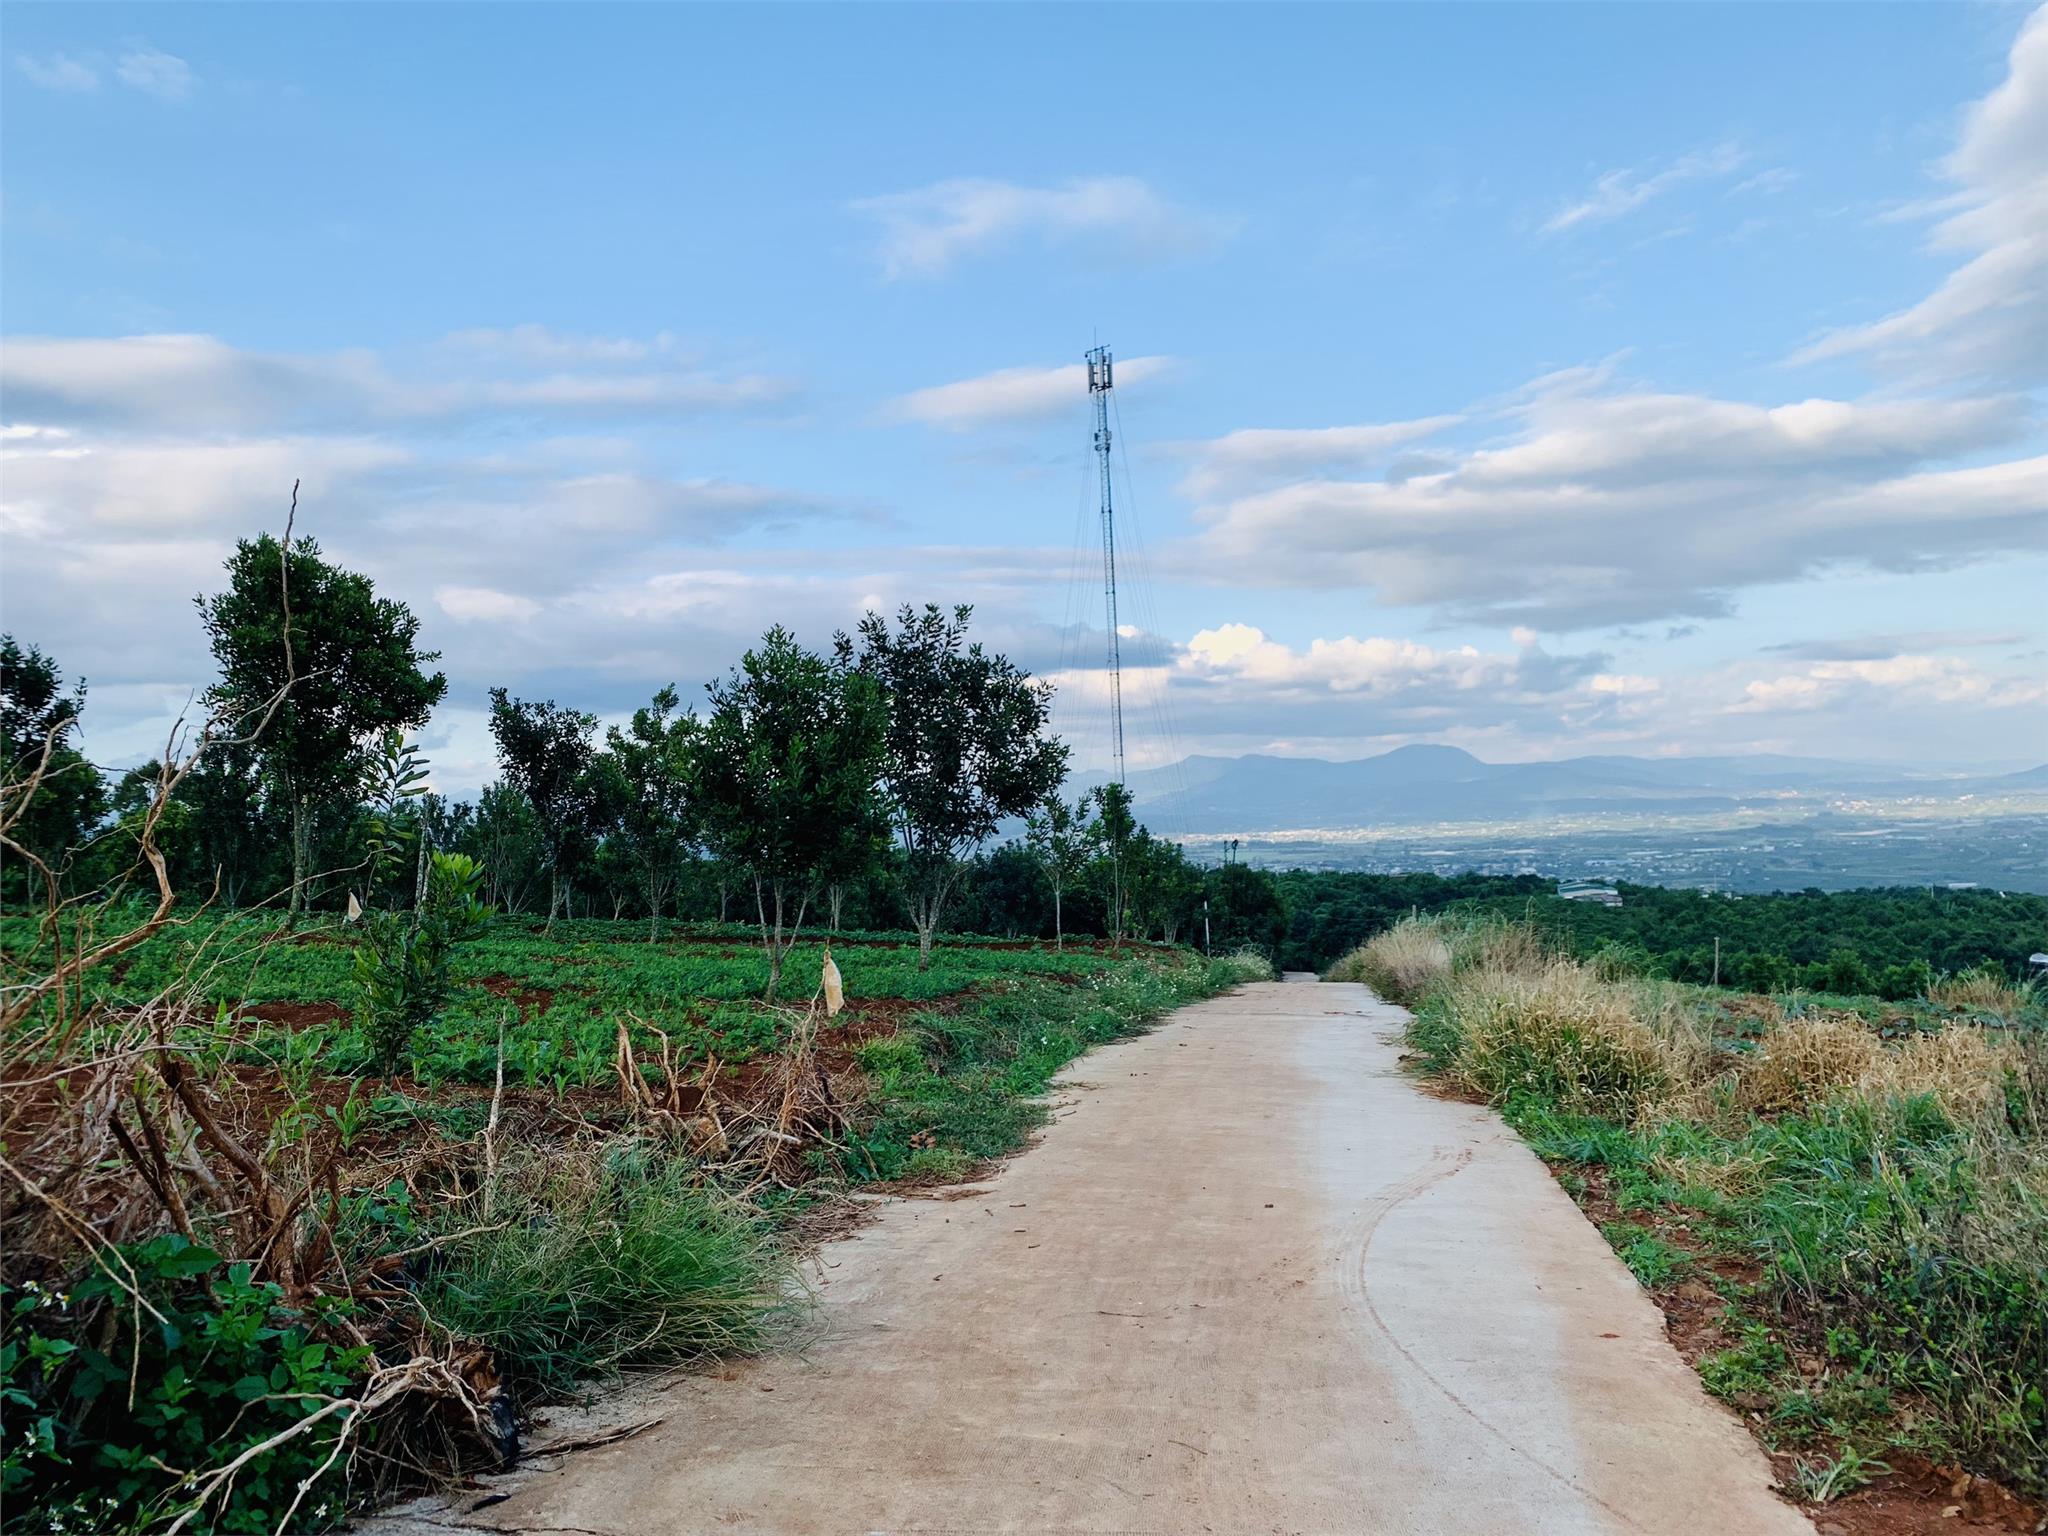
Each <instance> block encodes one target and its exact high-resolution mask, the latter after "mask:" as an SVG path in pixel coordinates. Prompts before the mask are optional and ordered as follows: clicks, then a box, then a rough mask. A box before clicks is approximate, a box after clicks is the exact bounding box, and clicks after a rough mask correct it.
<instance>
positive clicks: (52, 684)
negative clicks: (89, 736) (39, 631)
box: [0, 635, 107, 885]
mask: <svg viewBox="0 0 2048 1536" xmlns="http://www.w3.org/2000/svg"><path fill="white" fill-rule="evenodd" d="M84 708H85V683H84V681H83V680H82V679H81V680H80V681H79V683H78V684H77V685H76V686H75V687H74V688H73V689H72V690H71V691H70V692H69V693H66V692H65V691H64V674H63V673H62V672H61V671H60V670H59V669H58V667H57V663H56V662H55V661H53V660H52V659H51V658H50V657H48V656H46V655H44V654H43V652H41V651H40V650H38V649H36V647H34V646H33V645H31V646H26V647H24V646H22V645H20V644H18V643H17V642H16V640H15V638H14V636H12V635H0V752H4V753H5V754H6V758H5V761H4V762H0V785H4V788H0V827H4V829H5V832H4V836H5V838H6V840H7V842H8V843H11V844H12V845H13V850H12V851H14V852H15V853H16V857H15V858H12V859H7V860H4V861H0V863H4V864H5V865H6V866H7V867H8V868H9V872H10V873H12V872H13V870H14V869H15V868H17V867H18V866H19V862H20V859H21V857H22V856H23V855H26V856H27V857H28V858H29V859H32V860H34V861H35V862H36V863H39V864H41V865H42V866H43V867H44V868H45V869H47V870H48V871H49V878H50V879H51V880H53V881H58V882H61V881H62V879H63V876H64V873H65V870H66V867H67V865H68V862H69V859H70V856H71V855H72V853H73V852H74V851H75V850H77V849H78V848H79V847H80V846H81V845H82V844H83V843H84V842H85V841H86V839H87V838H88V836H90V834H91V832H92V830H93V828H94V827H95V826H96V825H97V824H98V823H99V820H100V818H101V817H102V816H103V815H105V813H106V809H107V785H106V780H104V779H103V778H101V777H100V771H99V770H98V769H97V768H95V767H94V766H93V765H92V764H91V763H90V762H88V761H87V760H86V757H85V754H84V753H82V752H80V751H79V750H78V748H77V746H76V745H75V744H74V743H73V741H72V737H73V735H74V734H75V733H76V731H77V729H78V717H79V714H80V712H81V711H82V710H83V709H84ZM13 883H14V882H13V881H12V880H10V881H9V882H8V884H9V885H12V884H13Z"/></svg>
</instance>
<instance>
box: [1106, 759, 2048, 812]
mask: <svg viewBox="0 0 2048 1536" xmlns="http://www.w3.org/2000/svg"><path fill="white" fill-rule="evenodd" d="M1130 785H1131V790H1132V793H1133V795H1134V797H1135V798H1136V801H1137V808H1138V811H1139V814H1140V816H1141V817H1145V818H1147V819H1149V820H1151V821H1152V822H1153V823H1154V824H1155V826H1159V827H1163V828H1171V829H1172V830H1174V831H1177V832H1186V833H1205V832H1213V833H1223V832H1237V831H1244V832H1256V831H1278V830H1282V829H1288V828H1324V829H1336V828H1344V827H1358V826H1369V825H1373V824H1376V823H1378V824H1396V825H1409V824H1415V823H1427V822H1473V821H1522V820H1538V819H1541V818H1543V817H1546V816H1562V815H1587V814H1599V813H1627V812H1634V813H1637V814H1646V815H1658V814H1664V815H1705V814H1713V813H1715V812H1734V811H1738V810H1742V809H1744V808H1748V807H1756V808H1763V807H1787V806H1788V802H1790V803H1798V802H1806V803H1808V804H1820V803H1825V802H1826V801H1829V800H1834V799H1841V798H1894V797H1899V796H1908V795H1911V796H1920V797H1933V798H1937V799H1946V798H1954V797H1961V796H1964V795H1983V794H2001V793H2004V794H2011V793H2025V792H2028V791H2031V790H2037V789H2048V764H2044V765H2043V766H2041V767H2039V768H2030V769H2026V770H2024V771H2022V772H2019V773H2011V774H2002V775H1989V774H1987V775H1970V776H1963V775H1954V774H1935V773H1916V772H1913V771H1911V770H1907V769H1900V768H1894V767H1885V766H1879V765H1876V764H1871V763H1856V762H1838V761H1833V760H1829V759H1825V758H1805V757H1782V756H1769V755H1758V756H1750V757H1688V758H1667V757H1655V758H1652V757H1619V756H1596V757H1573V758H1565V759H1562V760H1560V761H1556V762H1535V763H1489V762H1485V761H1482V760H1481V759H1479V758H1477V757H1474V756H1473V755H1472V754H1471V753H1470V752H1466V751H1464V750H1463V749H1461V748H1458V747H1437V746H1412V747H1399V748H1397V749H1395V750H1394V751H1392V752H1387V753H1383V754H1381V755H1380V756H1378V757H1367V758H1359V759H1357V760H1355V761H1350V762H1330V761H1327V760H1325V759H1322V758H1312V757H1264V756H1256V755H1254V756H1247V757H1190V758H1187V759H1185V760H1184V761H1182V762H1180V763H1178V764H1175V765H1172V766H1170V767H1165V768H1154V769H1146V770H1143V771H1140V772H1137V773H1133V774H1132V775H1131V776H1130Z"/></svg>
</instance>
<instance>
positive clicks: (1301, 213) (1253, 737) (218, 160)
mask: <svg viewBox="0 0 2048 1536" xmlns="http://www.w3.org/2000/svg"><path fill="white" fill-rule="evenodd" d="M4 54H5V59H4V65H0V67H4V71H5V73H4V82H0V128H4V133H5V143H6V150H5V155H4V160H0V195H4V203H0V209H4V220H5V222H4V229H0V270H4V291H0V335H4V343H0V417H4V421H5V427H6V431H7V434H8V435H7V438H6V441H5V443H4V449H5V452H6V454H7V462H6V463H5V465H4V466H0V470H4V473H0V501H4V504H5V516H6V522H5V524H4V541H5V542H4V544H0V561H4V564H0V598H4V600H5V603H6V607H7V610H8V615H7V619H6V622H7V624H8V626H9V627H10V628H11V629H12V630H13V631H15V632H16V633H17V634H19V635H21V636H23V637H24V638H29V639H33V640H35V641H37V642H38V643H40V644H42V645H44V646H45V647H46V648H48V649H50V650H52V651H54V652H55V653H56V654H57V655H58V656H59V657H60V659H61V660H62V661H63V662H64V663H65V665H66V666H67V667H68V668H69V669H71V670H72V671H74V672H80V673H84V674H85V675H87V676H88V677H89V678H90V679H91V682H92V687H93V695H92V706H91V709H90V711H89V713H88V722H89V724H90V726H91V737H90V741H91V745H92V748H93V750H94V751H95V753H96V754H97V755H99V756H101V757H103V758H105V759H107V760H109V761H121V760H124V759H133V758H134V757H135V756H137V755H139V754H141V753H144V752H146V751H148V750H150V748H151V747H152V746H153V745H154V744H155V742H156V740H157V739H158V738H160V736H161V735H162V733H163V731H164V729H165V728H166V727H167V725H168V723H169V719H170V718H171V717H172V716H173V715H174V714H175V712H176V710H177V708H178V707H179V705H180V703H181V702H182V700H183V699H184V698H185V697H186V695H187V694H188V693H189V691H190V690H191V689H192V688H193V687H195V686H199V685H203V683H204V682H205V681H206V679H207V666H206V657H205V653H204V648H203V645H202V644H201V643H200V640H199V637H198V635H197V632H196V625H195V624H194V622H193V620H192V617H191V614H190V608H189V599H190V595H191V594H192V593H193V592H194V591H197V590H199V589H201V588H202V587H206V586H209V585H210V584H211V582H212V578H213V573H214V572H215V571H217V569H218V566H219V562H220V560H221V558H222V557H223V555H224V554H225V552H226V550H227V548H228V547H230V546H231V544H232V541H233V539H234V538H235V537H236V536H238V535H246V534H248V533H251V532H253V531H256V530H257V529H260V528H265V527H274V526H275V525H276V523H277V522H278V519H279V514H280V512H281V509H282V505H283V501H284V497H285V493H286V491H287V490H288V487H289V484H290V481H291V479H292V477H293V476H294V475H299V476H303V477H304V478H305V481H306V493H305V495H304V497H303V500H302V506H303V514H304V515H303V518H302V523H301V526H302V527H305V528H307V529H309V530H310V531H312V532H313V533H314V534H315V535H316V536H317V537H319V538H320V539H321V541H322V543H323V545H324V546H325V547H326V548H327V549H328V550H329V551H330V552H331V553H333V554H334V555H336V556H337V557H340V558H342V559H344V560H347V561H348V562H350V563H352V564H355V565H358V566H360V567H362V568H364V569H366V570H368V571H370V572H371V573H372V574H373V575H375V576H376V577H377V579H378V581H379V583H380V586H382V587H384V588H386V589H388V590H390V591H392V592H394V593H397V594H399V595H402V596H404V597H405V598H407V599H408V600H409V601H411V602H413V603H414V604H415V606H416V607H417V608H418V609H419V611H420V612H421V614H422V615H423V618H424V620H425V631H426V634H427V637H428V639H429V641H430V642H431V643H432V644H434V645H436V646H438V647H439V648H440V649H441V650H442V651H443V652H444V653H445V657H446V665H447V667H448V670H449V673H450V678H451V685H452V686H451V691H450V697H449V700H448V703H447V705H446V706H445V707H444V709H443V711H442V713H441V715H440V717H439V718H438V719H437V721H436V723H435V725H434V727H433V728H432V729H431V730H430V731H429V733H428V736H427V740H428V743H429V746H430V748H431V749H432V750H433V751H434V752H435V754H436V756H437V759H438V762H439V765H440V771H441V775H442V778H443V781H444V782H445V783H447V784H448V785H450V786H451V787H455V788H462V787H466V786H469V785H473V784H474V783H476V782H478V781H479V780H480V779H481V778H483V777H484V776H486V775H488V773H489V763H488V754H487V744H486V742H485V738H484V736H483V733H482V728H481V709H482V705H483V695H484V691H485V689H486V688H488V687H489V686H491V685H492V684H497V683H503V684H505V685H507V686H510V687H511V688H512V689H513V690H514V691H515V692H521V693H538V694H551V695H553V696H555V697H558V698H561V699H563V700H564V701H575V702H579V703H582V704H584V705H585V706H586V707H591V708H595V709H598V710H601V711H603V712H605V713H607V714H615V713H619V712H623V711H625V710H629V709H630V708H631V707H632V705H633V704H634V703H635V702H636V701H638V700H641V699H644V698H645V697H646V695H647V694H648V693H649V692H651V691H652V690H653V689H654V688H655V687H658V686H660V685H661V684H662V683H665V682H669V681H671V680H673V681H676V682H678V683H680V684H682V685H684V686H685V688H686V690H692V691H693V690H694V689H695V687H696V685H698V684H699V683H701V682H702V680H703V679H704V678H706V677H707V676H709V675H711V674H712V673H714V672H716V671H718V670H722V669H723V667H724V666H725V665H727V664H728V663H729V662H730V661H731V660H732V659H733V657H734V656H735V655H736V654H737V652H738V651H739V649H740V648H741V647H742V646H743V645H744V644H745V643H746V642H747V640H748V639H749V638H750V637H752V636H754V635H757V634H758V633H759V631H760V630H761V629H762V628H763V627H764V626H765V625H766V624H768V623H769V622H772V621H776V620H784V621H789V622H792V623H793V624H794V625H795V627H797V628H798V629H799V631H800V632H802V633H803V634H804V635H805V636H806V638H809V639H812V640H813V641H814V642H817V643H823V642H824V641H825V640H827V639H828V638H829V635H830V633H831V631H832V630H833V629H834V628H836V627H840V626H844V625H850V623H851V622H852V620H853V619H854V618H855V617H856V616H857V615H858V613H859V611H860V610H861V608H862V607H863V606H864V605H868V604H894V603H896V602H899V601H904V600H919V601H921V600H924V599H927V598H931V599H936V600H941V601H947V602H952V601H961V600H965V601H973V602H975V603H976V604H977V605H978V608H979V612H980V623H981V626H982V627H983V628H984V629H985V631H986V632H987V633H988V635H989V636H990V638H991V639H993V640H994V641H996V643H999V644H1001V645H1003V646H1005V647H1006V648H1008V649H1011V650H1013V651H1014V652H1016V653H1017V654H1018V655H1019V656H1020V657H1022V658H1023V659H1025V660H1026V661H1027V662H1028V663H1030V664H1031V665H1033V666H1034V667H1035V668H1037V669H1039V670H1041V671H1044V672H1047V673H1049V674H1053V675H1056V676H1057V677H1058V679H1059V681H1060V683H1061V685H1062V699H1063V704H1062V711H1063V721H1064V723H1065V724H1066V726H1067V728H1068V729H1069V730H1070V731H1071V732H1072V733H1073V734H1074V735H1075V736H1076V738H1077V740H1078V743H1079V745H1080V746H1081V748H1082V753H1083V756H1084V757H1087V756H1090V755H1093V754H1095V753H1097V752H1099V750H1100V745H1101V719H1100V707H1099V701H1100V697H1101V679H1100V677H1099V675H1098V674H1097V673H1096V672H1095V671H1093V670H1092V665H1091V664H1092V662H1093V660H1094V658H1095V657H1096V655H1097V654H1098V651H1099V648H1100V645H1101V639H1102V637H1101V634H1100V631H1099V627H1098V628H1097V629H1096V630H1095V631H1093V632H1083V631H1079V630H1077V621H1081V620H1088V619H1092V620H1093V621H1094V622H1095V623H1096V624H1097V625H1098V626H1099V623H1100V620H1099V617H1096V610H1095V609H1094V607H1093V606H1092V604H1093V602H1094V601H1096V600H1098V599H1099V594H1098V593H1095V592H1094V591H1093V588H1092V586H1091V583H1090V581H1089V570H1088V558H1089V551H1088V549H1087V548H1085V547H1084V548H1080V549H1078V550H1077V542H1082V541H1084V540H1085V538H1086V537H1087V536H1089V535H1090V534H1091V533H1092V528H1091V525H1090V523H1089V520H1088V518H1087V516H1086V513H1087V512H1088V510H1089V499H1090V498H1089V491H1088V479H1087V476H1088V465H1087V462H1086V449H1087V442H1088V437H1087V432H1088V423H1087V402H1086V400H1085V397H1084V396H1083V394H1082V392H1081V389H1080V386H1079V381H1078V378H1077V377H1074V376H1073V375H1072V374H1071V373H1060V372H1056V371H1055V370H1060V369H1070V370H1071V369H1072V368H1073V366H1074V365H1075V364H1076V363H1077V362H1078V357H1079V354H1080V352H1081V351H1082V350H1083V349H1084V348H1085V347H1087V346H1088V345H1089V344H1090V343H1091V342H1092V341H1093V340H1095V339H1096V338H1097V337H1098V336H1099V337H1100V338H1101V339H1102V340H1105V341H1107V342H1109V343H1111V344H1112V345H1113V346H1114V347H1115V348H1116V350H1117V353H1118V355H1119V357H1120V358H1122V359H1124V360H1125V365H1124V372H1123V375H1122V377H1123V386H1122V388H1120V390H1119V407H1120V412H1121V421H1122V427H1123V442H1124V444H1125V448H1126V453H1127V458H1126V462H1125V463H1124V464H1123V465H1122V466H1120V470H1119V473H1120V474H1124V475H1127V479H1126V480H1124V481H1123V482H1122V488H1123V490H1124V492H1125V494H1126V512H1127V518H1128V530H1129V536H1130V538H1131V539H1132V541H1133V543H1134V545H1135V546H1137V549H1134V553H1136V552H1138V551H1139V550H1141V551H1142V555H1143V558H1142V560H1139V561H1136V562H1134V563H1135V564H1136V566H1137V570H1136V572H1135V574H1137V575H1138V576H1140V577H1141V578H1143V579H1142V580H1141V581H1140V582H1139V583H1138V584H1137V585H1136V586H1135V588H1134V590H1133V592H1132V594H1131V598H1130V601H1129V604H1128V605H1127V608H1126V612H1125V617H1126V619H1127V621H1131V620H1134V621H1135V623H1134V624H1133V628H1134V630H1135V631H1136V632H1135V633H1133V634H1132V635H1131V636H1130V637H1129V642H1128V644H1127V646H1126V657H1127V660H1131V659H1135V660H1136V661H1137V662H1138V663H1139V665H1138V666H1137V667H1136V668H1135V669H1134V675H1133V679H1132V694H1133V697H1134V699H1135V701H1136V707H1135V708H1134V709H1133V711H1132V733H1131V734H1132V738H1133V749H1134V757H1135V758H1137V759H1138V760H1140V761H1150V760H1154V759H1156V758H1157V757H1159V756H1163V755H1169V754H1170V753H1171V752H1173V751H1174V750H1176V749H1178V750H1204V751H1220V752H1240V751H1252V750H1263V751H1282V752H1313V753H1318V754H1322V755H1330V756H1357V755H1364V754H1367V753H1371V752H1376V751H1382V750H1385V749H1387V748H1388V747H1391V746H1396V745H1400V744H1402V743H1404V742H1408V741H1416V740H1433V741H1449V742H1455V743H1457V744H1459V745H1463V746H1466V747H1469V748H1471V749H1472V750H1474V751H1477V752H1479V753H1480V754H1481V755H1482V756H1489V757H1494V758H1519V757H1538V756H1541V757H1554V756H1562V755H1569V754H1571V753H1574V752H1579V751H1637V752H1653V753H1656V752H1709V751H1712V752H1720V751H1741V750H1773V751H1792V752H1804V753H1812V754H1816V755H1829V756H1854V757H1867V758H1885V759H1892V760H1898V761H1906V762H1931V763H1944V764H1975V763H2003V764H2010V765H2015V766H2016V765H2019V764H2021V763H2025V762H2032V761H2039V760H2041V759H2043V758H2048V723H2044V722H2048V708H2044V707H2043V706H2044V705H2048V685H2044V682H2043V678H2044V675H2048V634H2044V624H2043V621H2042V619H2041V616H2040V599H2039V593H2040V592H2042V591H2043V590H2048V579H2044V578H2048V555H2044V546H2048V461H2044V458H2043V455H2044V453H2048V447H2044V443H2043V432H2042V425H2041V393H2042V389H2043V386H2044V383H2048V191H2044V188H2048V21H2044V20H2043V19H2042V17H2041V16H2040V15H2038V14H2033V13H2030V12H2029V10H2028V9H2026V8H2023V7H2016V6H2005V5H1939V6H1906V5H1895V6H1869V7H1856V6H1813V7H1801V6H1771V7H1755V6H1732V5H1731V6H1717V7H1695V6H1676V5H1662V6H1650V5H1643V6H1634V7H1591V6H1569V7H1565V6H1560V7H1549V6H1538V5H1521V6H1513V7H1502V8H1491V7H1481V6H1452V7H1443V6H1439V7H1427V8H1424V7H1415V8H1407V7H1361V8H1338V7H1312V8H1302V9H1292V8H1286V7H1279V6H1261V7H1258V8H1256V9H1239V8H1233V7H1224V6H1207V7H1195V8H1177V7H1171V6H1146V7H1133V8H1114V7H1110V8H1103V7H1085V8H1084V7H1078V6H1077V7H1044V8H997V7H952V8H926V9H908V8H905V9H897V8H889V7H879V6H863V7H843V8H833V9H811V8H803V7H749V8H740V9H711V8H693V9H684V8H656V7H651V6H636V7H622V8H616V9H614V8H605V7H597V6H577V7H563V8H550V7H543V6H522V7H507V8H486V7H437V8H429V7H409V8H398V7H374V8H370V7H336V8H326V7H317V6H293V7H271V8H262V9H258V8H252V7H232V8H230V7H199V8H181V7H177V6H152V7H147V8H124V7H116V6H97V7H76V6H65V7H55V6H36V5H14V6H11V7H10V8H9V13H8V26H7V29H6V36H5V41H4Z"/></svg>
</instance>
